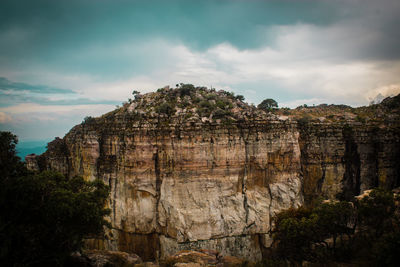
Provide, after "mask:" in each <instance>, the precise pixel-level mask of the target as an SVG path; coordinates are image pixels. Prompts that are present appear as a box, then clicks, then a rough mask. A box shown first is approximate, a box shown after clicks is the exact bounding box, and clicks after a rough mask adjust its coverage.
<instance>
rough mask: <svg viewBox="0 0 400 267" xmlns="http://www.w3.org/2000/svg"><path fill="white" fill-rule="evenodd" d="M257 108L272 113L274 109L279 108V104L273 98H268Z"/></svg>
mask: <svg viewBox="0 0 400 267" xmlns="http://www.w3.org/2000/svg"><path fill="white" fill-rule="evenodd" d="M257 107H258V108H259V109H262V110H264V111H271V110H272V109H274V108H277V107H278V102H276V101H275V100H273V99H272V98H267V99H264V100H263V101H262V102H261V103H260V104H258V106H257Z"/></svg>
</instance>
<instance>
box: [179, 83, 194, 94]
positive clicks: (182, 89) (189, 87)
mask: <svg viewBox="0 0 400 267" xmlns="http://www.w3.org/2000/svg"><path fill="white" fill-rule="evenodd" d="M178 90H179V95H180V96H181V97H184V96H187V95H188V96H190V95H191V94H192V93H193V92H194V91H195V87H194V85H193V84H183V83H180V84H179V89H178Z"/></svg>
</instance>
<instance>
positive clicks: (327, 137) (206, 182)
mask: <svg viewBox="0 0 400 267" xmlns="http://www.w3.org/2000/svg"><path fill="white" fill-rule="evenodd" d="M396 101H397V102H396ZM389 102H390V103H391V104H388V107H386V106H382V105H381V106H379V108H377V110H380V109H381V110H383V111H382V112H381V113H382V114H383V115H382V116H381V118H377V117H374V120H371V121H365V120H364V121H362V122H360V120H359V119H357V118H358V117H356V116H359V115H360V114H364V115H365V113H366V111H364V110H363V111H362V112H361V111H360V110H356V109H354V110H352V111H349V112H347V114H351V116H350V118H344V119H338V118H336V117H337V116H336V115H332V111H331V109H329V107H321V110H324V108H325V111H324V112H325V113H326V114H325V117H321V116H320V117H318V116H319V115H320V114H319V115H318V116H316V115H315V113H316V112H315V110H312V109H307V108H306V111H304V110H303V111H298V110H292V111H287V110H286V111H285V112H286V113H285V115H284V114H281V113H280V112H282V111H274V112H265V111H263V110H260V109H257V108H255V107H254V106H250V105H248V104H246V103H244V102H243V101H242V98H241V97H240V96H234V95H233V94H232V93H228V92H224V91H215V90H208V89H206V88H194V87H193V86H190V85H181V86H179V87H178V88H175V89H169V88H164V89H159V90H158V91H157V92H154V93H149V94H146V95H136V96H135V99H134V100H130V101H129V102H127V103H124V105H123V107H121V108H119V109H117V110H115V111H113V112H110V113H107V114H105V115H103V116H101V117H99V118H86V119H85V121H84V122H83V123H82V124H80V125H77V126H75V127H74V128H73V129H72V130H71V131H70V132H69V133H68V134H67V135H66V136H65V137H64V138H63V139H56V140H54V141H53V142H51V143H49V145H48V150H47V152H45V153H44V154H42V155H41V156H29V157H28V158H27V159H26V161H27V164H28V166H30V168H32V169H53V170H57V171H60V172H62V173H64V174H65V175H67V176H69V177H72V176H74V175H81V176H83V177H84V178H85V179H88V180H93V179H96V178H99V179H102V180H103V181H104V182H105V183H107V184H109V186H110V188H111V194H110V200H109V207H110V208H111V210H112V213H111V216H110V218H109V219H110V221H111V223H112V226H113V229H112V230H110V231H109V232H108V234H107V238H106V239H104V240H89V241H88V245H89V246H91V247H95V248H108V249H112V250H120V251H127V252H134V253H136V254H138V255H140V256H141V257H142V258H144V259H145V260H147V259H156V258H165V257H167V256H168V255H171V254H173V253H175V252H177V251H179V250H182V249H193V248H204V249H215V250H218V251H220V252H221V253H222V254H224V253H225V254H229V255H235V256H239V257H242V258H247V259H252V260H259V259H261V257H262V254H263V252H264V250H265V248H267V247H268V246H270V244H271V238H270V236H269V234H268V233H269V230H270V229H271V224H272V220H271V218H272V216H274V214H275V213H277V212H279V211H280V210H282V209H286V208H288V207H292V206H295V207H296V206H299V205H302V204H303V203H304V202H306V203H310V202H312V201H313V200H314V199H315V198H316V197H319V196H322V197H324V198H350V197H352V196H353V195H355V194H358V193H360V192H362V191H363V190H365V189H368V188H371V187H374V186H377V185H383V186H386V187H395V186H399V183H400V167H399V165H400V164H399V159H400V136H399V132H400V131H399V128H400V126H399V125H400V124H399V123H398V122H399V120H398V116H393V114H395V113H393V111H396V110H398V102H399V101H398V99H394V100H393V99H392V100H391V101H389ZM392 102H394V103H395V104H393V103H392ZM391 105H392V106H391ZM393 105H394V106H393ZM367 111H368V112H370V110H369V109H368V110H367ZM357 112H359V113H360V114H358V113H357ZM274 113H275V114H274ZM328 113H329V114H328ZM304 114H307V117H304V116H303V115H304ZM357 114H358V115H357ZM388 114H389V115H390V116H392V117H390V116H389V115H388ZM378 117H379V116H378ZM327 118H328V119H327ZM329 118H330V119H329Z"/></svg>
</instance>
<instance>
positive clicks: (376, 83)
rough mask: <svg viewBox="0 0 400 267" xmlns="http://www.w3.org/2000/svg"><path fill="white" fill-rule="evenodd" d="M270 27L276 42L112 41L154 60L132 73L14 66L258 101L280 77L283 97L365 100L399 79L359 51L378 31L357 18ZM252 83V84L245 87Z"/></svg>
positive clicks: (93, 95)
mask: <svg viewBox="0 0 400 267" xmlns="http://www.w3.org/2000/svg"><path fill="white" fill-rule="evenodd" d="M265 34H266V35H271V36H275V41H274V42H273V45H270V46H267V45H266V46H264V47H261V48H258V49H247V50H239V49H238V48H236V47H234V46H232V45H230V44H229V43H221V44H219V45H216V46H214V47H211V48H209V49H208V50H206V51H195V50H191V49H190V48H189V47H187V46H185V45H183V44H182V43H177V42H173V41H168V40H160V39H155V40H154V41H153V42H150V41H148V40H147V41H146V42H141V43H129V42H128V43H124V44H120V45H116V46H115V47H109V48H108V49H109V50H110V51H109V53H112V54H117V55H119V56H121V57H124V58H126V59H127V60H132V61H133V60H135V57H136V56H137V54H138V52H137V51H136V52H135V53H133V52H132V50H138V51H141V53H144V54H146V53H147V54H148V55H147V57H148V59H149V60H152V61H154V62H152V63H151V66H152V69H151V70H150V71H147V72H146V73H144V74H137V73H135V72H132V76H131V77H130V78H121V79H113V80H110V79H102V77H100V76H96V75H91V74H88V73H83V74H79V75H75V74H69V73H60V72H56V71H49V70H48V69H46V68H45V67H43V68H36V69H35V70H31V71H30V72H24V73H18V72H14V73H9V74H10V76H13V77H14V80H19V79H18V77H20V78H21V77H23V78H25V79H23V80H22V81H26V82H29V81H28V80H29V78H34V79H36V81H35V83H37V84H46V85H49V86H54V87H57V88H66V89H72V90H75V91H77V92H78V93H79V94H80V95H82V97H85V98H90V99H100V98H101V99H109V100H118V101H121V102H122V101H124V100H126V99H127V98H129V97H132V96H131V92H132V90H139V91H141V92H149V91H152V90H155V89H157V88H159V87H162V86H164V85H175V83H178V82H185V83H193V84H196V85H203V86H213V87H216V88H224V89H234V90H236V91H238V92H241V93H244V94H246V93H245V92H246V90H250V91H248V92H251V91H255V92H256V94H250V95H245V97H248V99H249V100H250V101H255V102H257V101H261V99H262V98H263V97H267V96H268V95H270V94H271V93H274V95H277V93H276V92H274V91H273V90H276V89H275V87H269V86H271V84H273V85H274V86H276V87H277V88H278V89H279V90H280V91H279V94H281V95H282V97H281V98H282V99H283V101H284V102H289V101H291V102H293V103H297V102H296V101H303V99H314V100H315V99H319V100H321V101H322V100H323V101H324V102H328V103H344V104H349V105H366V104H368V103H369V100H370V98H371V97H373V96H375V95H377V94H378V93H380V92H382V90H384V89H382V88H386V87H390V86H393V85H397V84H400V78H399V75H398V74H399V73H400V61H396V60H382V59H381V60H375V59H373V58H370V59H369V58H366V59H362V58H360V57H359V54H360V51H364V50H368V47H367V46H368V45H371V43H372V44H375V43H376V39H377V37H378V35H377V34H376V33H375V32H374V31H372V32H368V31H367V29H366V28H365V27H361V26H360V25H359V24H357V23H352V22H349V21H342V22H340V23H336V24H332V25H327V26H315V25H309V24H296V25H287V26H276V27H271V28H266V29H265ZM132 42H133V41H132ZM93 49H94V50H93V51H92V54H93V55H92V56H93V57H94V56H95V55H96V53H98V52H99V51H100V52H101V53H106V50H105V48H104V47H96V48H93ZM152 51H155V52H154V53H152ZM118 53H120V54H118ZM155 55H156V56H157V57H156V58H154V56H155ZM77 56H78V55H77ZM157 62H160V64H157ZM7 77H8V76H7ZM38 77H39V78H38ZM246 84H252V85H253V87H252V88H246ZM385 90H386V89H385ZM298 99H300V100H298ZM315 104H318V103H315Z"/></svg>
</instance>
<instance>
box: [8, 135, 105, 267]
mask: <svg viewBox="0 0 400 267" xmlns="http://www.w3.org/2000/svg"><path fill="white" fill-rule="evenodd" d="M17 142H18V140H17V138H16V136H14V135H12V134H11V133H7V132H6V133H4V132H2V133H1V144H0V146H1V148H2V152H1V159H0V168H1V170H4V169H6V170H7V171H6V172H2V173H1V180H0V183H1V184H0V207H1V209H0V265H1V266H10V265H11V266H58V265H62V264H63V262H64V260H65V259H66V258H68V256H69V255H70V254H71V253H72V252H74V251H77V250H79V249H80V248H81V246H82V240H83V238H85V237H91V236H93V235H99V234H101V233H102V232H103V229H104V226H109V223H108V222H107V221H106V220H105V218H104V216H106V215H107V214H109V210H108V209H106V208H105V204H106V200H107V198H108V194H109V189H108V187H107V186H106V185H104V183H103V182H102V181H99V180H96V181H93V182H87V181H85V180H84V179H83V178H82V177H73V178H70V179H68V178H66V177H64V176H63V175H61V174H59V173H56V172H51V171H45V172H42V173H32V172H29V171H27V170H26V169H25V167H24V165H23V164H22V163H21V162H20V161H19V158H18V157H17V156H16V153H15V145H16V143H17ZM3 148H5V149H6V150H3ZM10 163H11V165H9V164H10ZM10 173H11V174H10Z"/></svg>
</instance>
